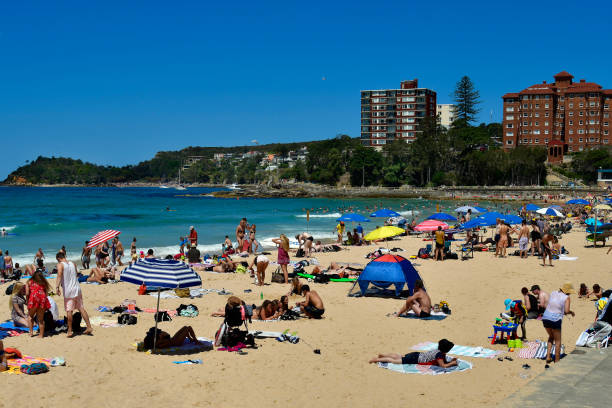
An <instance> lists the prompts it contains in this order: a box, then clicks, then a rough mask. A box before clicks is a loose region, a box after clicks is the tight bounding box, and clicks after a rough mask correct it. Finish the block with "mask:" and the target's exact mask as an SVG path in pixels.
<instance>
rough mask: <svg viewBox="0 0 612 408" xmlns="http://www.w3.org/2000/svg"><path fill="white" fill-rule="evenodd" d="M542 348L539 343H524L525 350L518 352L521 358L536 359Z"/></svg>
mask: <svg viewBox="0 0 612 408" xmlns="http://www.w3.org/2000/svg"><path fill="white" fill-rule="evenodd" d="M539 348H540V342H539V341H528V342H525V343H523V348H521V349H520V351H519V352H518V357H519V358H535V355H536V353H537V351H538V349H539Z"/></svg>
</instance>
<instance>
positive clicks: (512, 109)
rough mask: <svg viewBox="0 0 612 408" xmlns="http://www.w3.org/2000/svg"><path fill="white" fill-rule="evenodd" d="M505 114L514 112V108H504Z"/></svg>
mask: <svg viewBox="0 0 612 408" xmlns="http://www.w3.org/2000/svg"><path fill="white" fill-rule="evenodd" d="M506 112H514V108H512V107H508V108H506Z"/></svg>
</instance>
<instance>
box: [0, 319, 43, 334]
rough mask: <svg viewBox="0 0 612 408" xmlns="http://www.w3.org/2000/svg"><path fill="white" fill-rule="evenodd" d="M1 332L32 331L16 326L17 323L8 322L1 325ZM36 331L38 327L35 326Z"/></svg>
mask: <svg viewBox="0 0 612 408" xmlns="http://www.w3.org/2000/svg"><path fill="white" fill-rule="evenodd" d="M0 330H17V331H22V332H27V331H28V330H30V329H28V328H27V327H20V326H15V323H13V321H12V320H7V321H6V322H2V323H0ZM34 330H38V326H34Z"/></svg>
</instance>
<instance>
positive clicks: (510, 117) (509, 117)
mask: <svg viewBox="0 0 612 408" xmlns="http://www.w3.org/2000/svg"><path fill="white" fill-rule="evenodd" d="M506 120H514V115H508V116H506Z"/></svg>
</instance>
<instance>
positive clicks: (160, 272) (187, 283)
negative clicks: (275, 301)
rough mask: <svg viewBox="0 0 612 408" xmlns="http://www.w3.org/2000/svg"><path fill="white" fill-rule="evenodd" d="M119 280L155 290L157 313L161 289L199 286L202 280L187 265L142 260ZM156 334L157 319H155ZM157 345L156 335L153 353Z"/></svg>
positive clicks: (129, 268) (166, 260)
mask: <svg viewBox="0 0 612 408" xmlns="http://www.w3.org/2000/svg"><path fill="white" fill-rule="evenodd" d="M119 280H122V281H124V282H129V283H133V284H135V285H142V284H144V285H145V286H147V287H149V288H151V287H152V288H157V312H159V297H160V293H161V288H168V289H176V288H190V287H193V286H201V285H202V279H201V278H200V276H199V275H198V274H197V273H196V272H195V271H194V270H193V269H191V268H190V267H189V266H188V265H187V264H184V263H183V262H180V261H175V260H174V259H155V258H144V259H141V260H138V261H136V262H134V263H133V264H132V265H130V266H128V267H127V268H126V269H125V270H124V271H123V272H122V273H121V277H120V278H119ZM155 333H156V334H157V319H155ZM156 343H157V335H156V336H155V337H154V339H153V352H155V347H156Z"/></svg>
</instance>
